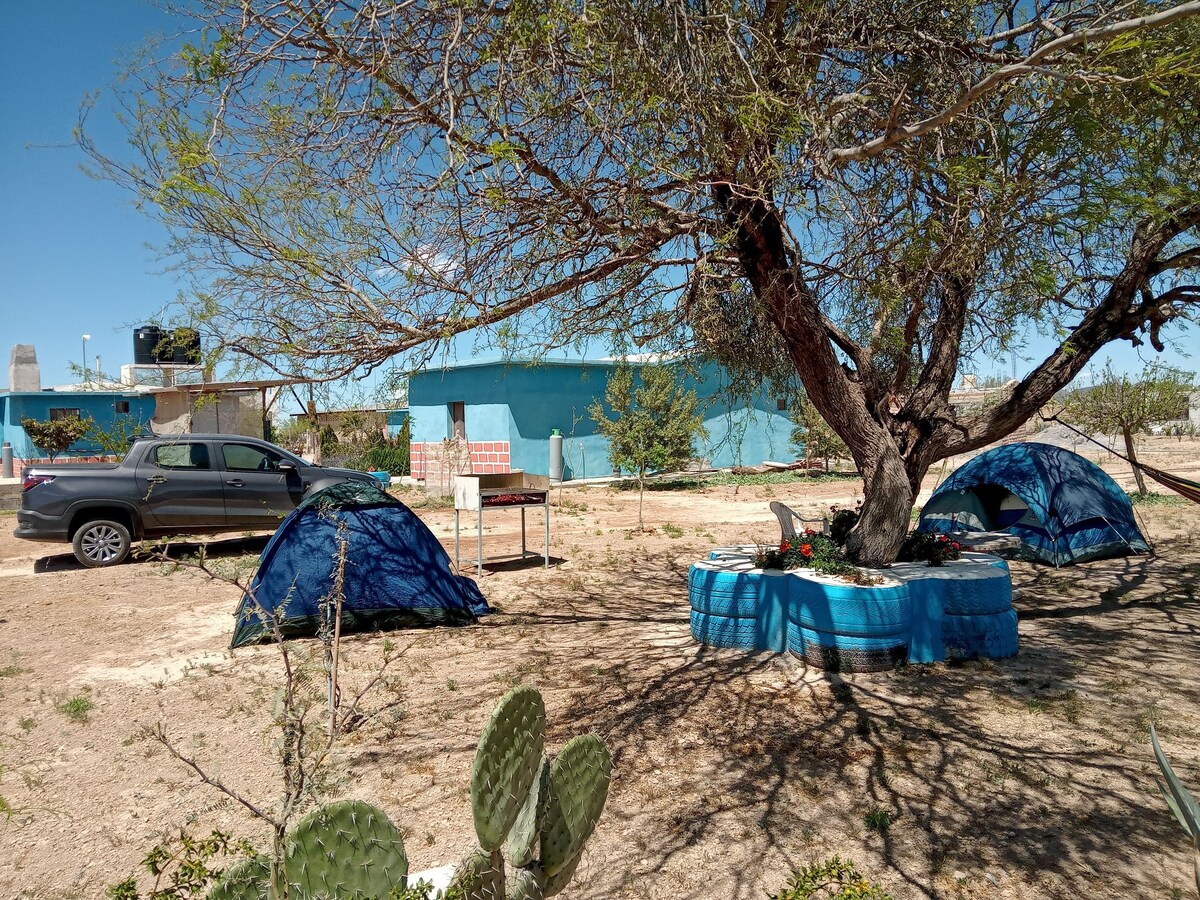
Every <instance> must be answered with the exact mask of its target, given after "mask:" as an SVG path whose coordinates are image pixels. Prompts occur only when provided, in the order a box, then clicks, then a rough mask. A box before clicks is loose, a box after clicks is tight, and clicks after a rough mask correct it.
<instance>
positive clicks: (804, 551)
mask: <svg viewBox="0 0 1200 900" xmlns="http://www.w3.org/2000/svg"><path fill="white" fill-rule="evenodd" d="M800 553H801V555H803V556H812V544H801V545H800Z"/></svg>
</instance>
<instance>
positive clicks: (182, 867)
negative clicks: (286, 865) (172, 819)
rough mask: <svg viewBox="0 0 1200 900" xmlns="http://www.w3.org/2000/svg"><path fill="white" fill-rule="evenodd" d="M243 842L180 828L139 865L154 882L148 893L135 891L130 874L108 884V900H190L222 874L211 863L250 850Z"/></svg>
mask: <svg viewBox="0 0 1200 900" xmlns="http://www.w3.org/2000/svg"><path fill="white" fill-rule="evenodd" d="M252 852H253V850H252V848H251V847H250V846H249V845H248V844H247V843H246V842H245V841H234V840H233V838H231V837H230V836H229V835H228V834H225V833H224V832H221V831H214V832H212V833H211V834H210V835H209V836H208V837H205V838H197V837H193V836H192V835H191V834H189V833H188V832H186V831H180V832H179V834H178V835H177V836H175V837H173V838H170V839H168V840H166V841H164V842H163V843H161V844H156V845H155V846H154V847H153V849H151V850H150V852H149V853H148V854H146V858H145V859H144V860H142V866H143V868H145V869H146V871H147V872H148V873H149V874H150V875H151V876H152V877H153V879H154V881H153V884H152V886H151V888H150V890H149V892H148V893H146V894H142V893H140V892H139V890H138V884H137V878H135V877H133V876H131V877H129V878H127V879H125V880H124V881H121V882H119V883H117V884H113V885H110V886H109V887H108V890H107V891H106V893H105V897H106V898H107V900H191V898H200V897H203V896H205V894H206V891H207V889H208V887H209V886H210V885H211V884H212V882H213V881H215V880H216V879H217V878H218V877H219V876H220V875H221V869H219V868H214V866H213V863H214V862H215V861H220V860H222V859H223V858H225V857H229V856H232V855H237V854H246V853H252Z"/></svg>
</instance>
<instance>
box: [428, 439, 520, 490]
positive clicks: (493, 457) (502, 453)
mask: <svg viewBox="0 0 1200 900" xmlns="http://www.w3.org/2000/svg"><path fill="white" fill-rule="evenodd" d="M438 447H439V444H421V443H413V444H409V454H410V460H411V462H410V464H411V466H412V476H413V478H418V479H420V480H422V481H424V480H425V465H426V460H427V457H430V456H432V455H433V454H434V452H435V449H436V448H438ZM467 447H468V449H469V452H470V455H471V474H472V475H493V474H496V473H498V472H510V471H512V464H511V459H512V458H511V456H510V455H509V443H508V441H469V442H467ZM427 448H428V449H427Z"/></svg>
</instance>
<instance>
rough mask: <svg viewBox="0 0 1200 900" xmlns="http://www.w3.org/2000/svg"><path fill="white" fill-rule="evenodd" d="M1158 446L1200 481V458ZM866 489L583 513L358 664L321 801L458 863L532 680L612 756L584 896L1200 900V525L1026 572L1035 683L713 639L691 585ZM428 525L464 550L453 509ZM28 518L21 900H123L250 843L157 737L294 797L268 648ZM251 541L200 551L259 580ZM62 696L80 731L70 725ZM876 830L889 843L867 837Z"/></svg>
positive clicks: (248, 826) (7, 741)
mask: <svg viewBox="0 0 1200 900" xmlns="http://www.w3.org/2000/svg"><path fill="white" fill-rule="evenodd" d="M1147 450H1148V461H1150V462H1153V463H1155V464H1158V465H1160V466H1161V467H1163V468H1168V469H1171V470H1173V471H1176V472H1178V473H1179V474H1183V475H1190V477H1192V478H1200V443H1198V442H1188V441H1184V442H1183V443H1177V442H1175V441H1171V440H1166V439H1158V440H1155V441H1153V442H1152V443H1151V444H1150V446H1149V447H1148V448H1147ZM1104 464H1105V467H1106V468H1107V469H1108V470H1109V471H1110V472H1112V473H1114V474H1115V475H1117V476H1118V478H1119V480H1121V481H1122V482H1123V483H1124V484H1127V485H1128V484H1130V483H1131V480H1130V478H1129V475H1128V470H1127V469H1126V468H1125V467H1124V466H1123V464H1121V463H1119V462H1115V461H1112V462H1108V461H1106V462H1105V463H1104ZM936 474H937V473H934V475H935V476H936ZM932 477H933V476H931V484H932ZM857 490H858V485H857V483H856V482H853V481H841V482H832V483H823V484H816V485H814V484H808V483H805V481H803V480H801V479H797V480H796V482H795V483H790V484H784V485H771V486H761V487H750V488H747V487H742V488H740V489H738V490H737V491H736V492H735V490H734V489H733V488H732V487H711V488H708V489H702V490H689V491H671V492H665V491H656V492H651V493H649V494H648V495H647V498H646V518H647V521H648V523H650V524H652V525H654V526H655V528H656V530H655V531H654V532H653V533H651V534H647V535H640V534H632V535H631V534H630V533H629V529H630V527H631V526H632V525H633V524H634V522H635V517H636V503H637V496H636V493H631V492H617V491H614V490H610V489H608V488H602V487H592V488H588V489H578V488H575V489H567V490H564V491H563V492H562V493H561V497H560V498H558V500H559V502H558V504H557V505H556V506H555V509H554V513H553V528H552V539H551V553H552V556H553V565H552V566H551V568H550V569H548V570H544V569H542V568H541V567H540V565H534V564H524V565H521V564H513V563H509V564H498V565H494V566H490V567H489V568H488V569H487V570H486V572H485V574H484V576H483V577H482V578H481V579H480V583H481V586H482V589H483V591H484V593H485V594H486V596H487V597H488V599H489V600H490V601H491V602H492V603H493V605H494V606H495V607H496V608H497V610H498V612H497V614H496V615H493V616H489V617H487V618H486V619H484V620H482V621H481V622H480V624H479V625H478V626H475V627H470V628H463V629H439V630H433V631H426V632H401V633H393V634H391V635H389V636H387V638H386V639H385V638H381V637H374V636H369V637H363V636H355V637H352V638H350V639H348V640H347V641H346V645H345V649H344V655H345V661H346V666H347V673H348V674H347V683H348V686H350V687H352V686H353V685H354V684H361V683H363V681H364V680H365V679H366V678H367V677H369V675H370V673H372V672H374V671H375V670H376V669H377V667H378V664H379V660H380V659H381V658H382V656H383V655H384V654H385V653H386V652H388V651H387V650H386V646H391V645H394V646H395V649H394V650H392V651H391V652H392V653H396V652H399V651H402V652H403V654H404V655H403V656H402V657H401V658H400V659H399V660H398V661H397V662H395V663H394V664H393V665H392V667H391V670H390V671H392V672H393V673H394V677H392V678H389V679H386V680H385V683H384V684H381V685H380V686H378V687H377V688H376V690H375V691H374V693H373V694H372V695H370V696H369V697H368V698H367V700H366V701H365V702H364V707H363V708H364V711H366V712H367V713H375V714H374V715H371V716H370V717H369V718H368V720H367V721H366V722H365V724H363V725H362V726H361V727H360V728H359V729H358V730H356V731H355V732H353V733H352V734H350V735H349V736H347V737H346V738H345V739H343V741H342V742H341V743H340V744H339V745H338V747H337V749H336V752H335V755H334V758H333V760H332V762H331V764H330V765H329V766H328V767H327V769H326V770H325V772H324V773H323V776H322V779H321V781H320V788H321V790H322V791H323V793H324V795H325V796H327V797H331V798H332V797H341V796H351V797H361V798H364V799H368V800H371V801H373V802H376V803H378V804H379V805H381V806H383V807H384V808H385V809H386V810H387V811H388V812H389V814H390V815H391V816H392V818H393V820H394V821H395V822H396V823H397V824H398V825H399V826H400V827H402V829H403V830H404V831H405V834H406V838H407V844H408V849H409V855H410V858H411V860H412V863H413V865H414V867H415V868H423V867H429V866H434V865H440V864H443V863H446V862H452V861H454V860H456V859H457V858H458V857H459V856H460V855H462V854H463V853H464V852H465V851H466V850H467V849H468V848H469V847H470V846H471V842H472V830H471V825H470V811H469V800H468V782H469V766H470V758H471V754H472V752H473V749H474V744H475V741H476V740H477V737H478V734H479V731H480V729H481V727H482V725H483V722H484V721H485V719H486V716H487V715H488V713H489V711H490V710H491V707H492V706H493V704H494V703H495V700H496V699H497V698H498V697H499V695H500V694H501V693H502V692H503V691H504V690H505V689H506V688H507V687H508V686H510V685H512V684H516V683H520V682H526V683H531V684H535V685H537V686H538V687H540V688H541V689H542V691H543V693H544V695H545V697H546V701H547V706H548V709H549V716H550V721H551V734H550V743H551V745H552V746H554V747H557V746H561V744H562V743H563V742H564V741H565V740H566V739H567V738H569V737H570V736H571V735H573V734H576V733H580V732H583V731H586V730H589V729H590V730H595V731H596V732H598V733H599V734H601V735H602V736H603V737H604V739H605V740H606V741H607V742H608V744H609V747H610V748H611V749H612V751H613V754H614V757H615V765H616V779H615V781H614V783H613V790H612V794H611V797H610V800H609V804H608V807H607V809H606V811H605V813H604V817H603V819H602V821H601V824H600V826H599V828H598V830H597V833H596V835H595V837H594V838H593V839H592V841H591V843H590V844H589V846H588V850H587V853H586V857H585V862H584V865H583V866H582V867H581V869H580V872H579V875H578V876H577V880H576V881H575V882H574V883H573V884H572V885H571V886H570V887H569V888H568V890H567V891H566V892H565V893H564V895H563V896H565V897H568V898H599V897H619V898H663V900H666V898H672V900H678V898H751V897H754V898H761V897H763V896H765V894H766V893H767V892H770V891H772V890H776V889H778V888H779V887H780V886H781V885H782V884H783V883H784V881H785V879H786V877H787V875H788V873H789V872H790V871H792V870H793V869H795V868H797V867H799V866H801V865H804V864H806V863H808V862H812V861H815V860H820V859H824V858H825V857H828V856H831V855H833V854H835V853H836V854H840V855H842V856H844V857H849V858H852V859H854V860H855V861H856V862H857V863H858V865H859V867H860V869H861V870H862V871H863V872H864V873H865V874H867V875H868V876H869V877H871V878H872V879H874V880H877V881H879V882H881V883H882V884H883V885H884V886H885V887H886V888H887V889H888V890H890V891H891V892H892V893H893V894H894V895H895V896H896V897H897V898H922V897H939V898H959V897H963V898H968V897H969V898H977V897H979V898H982V897H987V898H1041V897H1046V898H1072V900H1074V898H1080V897H1083V898H1109V897H1111V898H1118V897H1120V898H1140V897H1146V898H1160V897H1167V898H1169V897H1187V896H1191V892H1192V891H1193V887H1192V883H1191V878H1192V876H1191V862H1190V855H1189V847H1188V844H1187V840H1186V838H1185V836H1184V834H1183V832H1182V830H1181V829H1180V828H1179V826H1178V825H1177V823H1175V822H1174V821H1173V819H1172V817H1171V816H1170V814H1169V813H1168V811H1167V810H1166V807H1165V805H1164V804H1163V802H1162V800H1161V798H1160V797H1159V796H1158V795H1157V790H1156V788H1155V784H1154V777H1153V776H1154V774H1155V772H1156V769H1155V765H1154V761H1153V758H1152V756H1151V752H1150V747H1149V738H1148V728H1149V724H1150V722H1151V721H1152V720H1156V721H1157V722H1158V728H1159V731H1160V735H1161V738H1162V740H1163V743H1164V745H1165V746H1166V748H1167V752H1168V753H1169V755H1170V756H1171V757H1172V758H1173V759H1174V760H1175V761H1176V763H1177V770H1178V772H1179V773H1180V775H1181V777H1182V778H1183V780H1184V782H1185V783H1187V784H1190V785H1191V786H1193V788H1196V789H1197V790H1200V666H1198V665H1197V662H1198V660H1200V598H1198V597H1197V590H1198V586H1200V543H1198V542H1197V538H1198V537H1200V506H1196V505H1194V504H1186V505H1169V506H1168V505H1157V506H1143V507H1140V512H1141V515H1142V517H1143V519H1144V520H1145V526H1146V529H1147V531H1148V534H1149V536H1150V538H1151V539H1152V541H1153V542H1154V544H1155V546H1156V547H1157V550H1158V555H1157V556H1156V557H1154V558H1129V559H1120V560H1113V561H1107V562H1101V563H1094V564H1090V565H1086V566H1079V567H1075V568H1068V569H1062V570H1057V571H1056V570H1053V569H1047V568H1044V567H1032V566H1028V565H1023V564H1014V566H1013V577H1014V584H1015V587H1016V588H1017V591H1018V600H1017V606H1018V611H1019V613H1020V635H1021V653H1020V655H1019V656H1017V657H1016V658H1013V659H1008V660H1001V661H996V662H978V663H967V664H961V665H955V666H943V665H938V666H929V667H924V666H910V667H906V668H902V669H899V670H897V671H894V672H887V673H881V674H873V675H854V676H847V677H845V678H841V677H836V676H829V675H826V674H825V673H822V672H819V671H815V670H805V669H804V668H803V667H801V666H799V665H798V664H796V663H795V662H794V661H791V660H789V659H785V658H781V657H775V656H772V655H770V654H759V655H745V654H741V653H735V652H730V651H717V650H712V649H707V648H704V647H700V646H697V644H696V643H694V642H693V641H692V639H691V638H690V636H689V633H688V615H687V613H688V607H687V589H686V572H687V566H688V564H689V563H690V562H692V561H694V560H696V559H698V558H700V557H702V556H703V555H705V554H706V553H707V550H708V549H709V548H710V547H712V546H714V545H718V544H725V543H733V542H736V543H745V542H747V541H753V540H756V539H759V540H762V541H764V542H769V541H772V540H775V539H777V536H778V527H777V525H776V524H775V522H774V519H773V518H772V517H771V515H770V512H769V510H768V508H767V504H768V502H769V500H771V499H780V500H783V501H784V502H787V503H789V504H790V505H793V506H794V507H796V508H798V509H806V510H808V511H811V512H813V513H819V512H821V511H822V510H824V509H826V508H827V507H828V505H829V504H830V503H834V502H837V503H841V504H843V505H845V504H848V503H850V502H852V501H853V499H854V497H855V495H856V492H857ZM421 514H422V516H423V517H424V518H425V520H426V521H427V522H428V523H429V524H430V526H431V527H432V528H433V529H434V531H435V533H437V534H438V536H439V537H441V538H442V539H443V541H444V542H446V543H447V544H449V542H450V535H451V534H452V521H453V514H452V512H451V511H449V510H444V509H437V510H429V511H422V513H421ZM12 521H13V520H12V518H11V517H0V898H22V900H33V898H39V900H50V898H72V897H80V898H91V897H102V896H103V895H104V891H105V887H106V885H109V884H111V883H113V882H115V881H117V880H119V879H121V878H123V877H126V876H127V875H129V874H130V873H132V872H133V871H134V870H135V869H136V868H137V867H138V865H139V862H140V860H141V859H142V857H143V856H144V855H145V853H146V851H147V850H148V849H149V848H150V847H151V846H153V845H154V843H155V842H156V841H158V840H160V839H162V838H164V837H165V836H168V835H170V834H173V833H178V831H179V829H181V828H187V829H189V830H190V831H192V832H193V833H195V834H201V835H205V834H208V833H209V831H211V830H212V829H214V828H220V829H223V830H226V831H229V832H232V833H233V834H235V835H238V836H242V837H247V838H250V839H251V840H253V841H254V842H256V843H258V844H260V845H261V844H262V843H263V842H264V841H265V832H264V829H263V828H262V826H261V825H259V824H257V823H256V822H255V821H253V820H252V818H251V817H250V816H249V814H248V813H246V812H245V810H244V809H243V808H242V807H241V806H239V805H238V804H237V803H235V802H234V801H232V800H230V799H229V798H227V797H225V796H223V795H222V794H220V793H219V792H217V791H216V790H214V789H213V788H212V787H210V786H208V785H204V784H202V783H200V781H199V780H198V779H197V777H196V776H195V775H194V774H193V773H192V772H191V771H189V770H188V769H187V768H186V767H184V766H183V765H182V764H180V763H179V762H178V761H177V760H175V759H174V758H172V756H170V755H169V754H168V753H167V752H166V751H165V750H164V748H163V747H162V746H161V745H160V744H159V743H158V742H157V741H155V740H154V739H152V738H150V737H148V736H147V735H146V733H145V729H146V728H147V727H148V726H153V725H155V724H156V723H161V724H162V726H163V727H164V728H165V730H166V732H167V733H168V734H169V736H170V737H171V739H172V740H173V742H174V743H175V745H176V746H177V747H178V748H179V749H180V750H181V752H183V753H185V754H187V755H189V756H192V757H194V758H195V759H196V760H197V761H198V762H199V763H201V764H202V765H204V766H205V767H207V768H208V770H209V771H210V772H211V773H213V775H214V776H215V777H217V778H220V779H221V780H223V781H224V782H225V783H226V784H228V785H229V786H230V787H231V788H233V789H235V790H236V791H238V792H240V793H241V794H242V795H243V796H245V797H246V798H248V799H250V800H252V801H254V802H257V803H261V804H265V805H267V806H269V805H270V804H271V803H272V802H273V801H274V800H275V798H277V797H278V796H279V776H278V774H277V771H276V767H275V765H274V763H273V762H272V753H273V748H274V738H275V735H274V732H273V730H272V728H271V708H272V701H273V698H274V696H275V693H276V691H277V689H278V685H279V682H280V676H279V659H278V652H277V651H276V650H272V649H270V648H254V649H249V650H241V651H238V652H237V653H236V654H231V653H229V652H228V651H227V650H226V649H225V647H226V644H227V642H228V635H229V632H230V628H231V618H230V615H231V612H232V610H233V608H234V605H235V603H236V601H237V598H238V592H237V590H236V588H234V587H232V586H230V585H229V584H226V583H222V582H219V581H211V580H208V579H206V578H205V577H204V576H203V575H202V574H200V573H197V572H195V571H191V570H187V569H178V568H174V567H169V566H165V565H163V564H160V563H153V562H136V563H131V564H127V565H123V566H120V567H116V568H113V569H106V570H98V571H89V570H84V569H81V568H79V567H77V566H76V565H75V563H74V561H73V560H72V559H71V557H70V556H69V554H67V553H66V552H65V551H66V550H67V548H65V547H64V546H60V545H39V544H31V543H27V542H22V541H17V540H15V539H13V538H12V537H11V528H12V524H11V523H12ZM518 523H519V519H518V518H517V514H516V513H515V512H512V511H509V512H505V513H495V514H493V517H492V518H491V519H489V520H488V522H487V524H486V529H487V530H486V532H485V533H486V548H485V549H486V551H487V552H488V553H499V552H501V551H502V550H505V549H513V548H514V547H515V546H516V545H517V543H518V542H519V538H518V533H519V532H518V530H517V528H518ZM538 525H540V522H539V523H538ZM668 526H670V527H668ZM530 531H531V535H536V536H537V537H536V538H531V543H533V544H534V545H535V546H538V548H539V549H540V545H539V544H537V540H538V539H539V538H540V528H538V527H535V526H534V524H533V522H532V521H531V528H530ZM262 544H263V540H262V539H261V538H255V539H246V538H233V539H226V540H222V541H218V542H215V543H213V544H212V545H211V552H212V555H213V557H214V559H215V564H216V565H218V566H219V567H221V569H222V571H224V572H225V573H226V574H230V575H233V574H242V575H244V574H245V573H246V572H247V571H248V570H249V568H250V567H251V566H252V565H253V562H254V559H255V556H256V554H257V553H258V551H259V550H260V549H261V547H262ZM385 641H388V642H391V643H390V644H385ZM296 646H297V652H298V653H300V654H303V652H304V648H306V647H307V646H308V644H307V643H306V642H301V643H298V644H297V645H296ZM80 698H82V700H80ZM73 699H74V700H75V701H76V702H75V708H76V709H78V708H79V707H81V706H87V705H89V704H90V709H88V710H87V711H86V714H85V717H79V718H80V720H76V719H73V718H72V717H71V716H69V715H68V714H67V712H66V711H65V710H68V709H70V708H71V707H70V706H68V704H69V702H70V701H72V700H73ZM885 813H886V815H887V817H889V818H891V819H892V823H891V825H890V827H888V828H886V829H885V830H883V831H880V830H877V829H874V828H870V827H868V825H867V824H866V822H867V819H868V818H872V819H874V820H878V819H879V818H880V817H881V815H883V814H885ZM146 884H147V882H145V881H144V882H143V885H144V886H145V885H146Z"/></svg>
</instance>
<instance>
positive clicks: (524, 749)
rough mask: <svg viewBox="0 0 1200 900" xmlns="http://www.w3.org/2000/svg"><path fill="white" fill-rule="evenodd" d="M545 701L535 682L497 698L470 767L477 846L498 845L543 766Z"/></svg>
mask: <svg viewBox="0 0 1200 900" xmlns="http://www.w3.org/2000/svg"><path fill="white" fill-rule="evenodd" d="M545 730H546V706H545V704H544V703H543V702H542V695H541V694H539V693H538V691H537V689H536V688H532V687H529V686H528V685H521V686H519V687H515V688H513V689H512V690H511V691H509V692H508V693H507V694H505V695H504V696H503V697H502V698H501V699H500V702H499V704H497V706H496V709H495V711H494V712H493V713H492V717H491V718H490V719H489V720H488V723H487V725H486V726H485V727H484V729H483V734H482V735H481V736H480V738H479V747H478V749H477V750H476V751H475V762H474V765H472V767H471V810H472V812H473V813H474V817H475V833H476V835H477V836H478V837H479V846H481V847H482V848H483V849H484V850H487V851H488V852H489V853H490V852H492V851H493V850H499V849H500V847H501V846H503V844H504V839H505V837H506V836H507V835H508V832H509V830H510V829H511V828H512V826H513V822H514V821H515V820H516V818H517V814H518V813H519V812H520V811H521V807H522V805H523V804H524V803H525V800H526V797H527V796H528V794H529V790H530V788H531V787H532V786H533V783H534V780H535V779H536V778H537V776H538V772H539V770H540V768H541V760H542V749H543V747H544V746H545Z"/></svg>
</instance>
